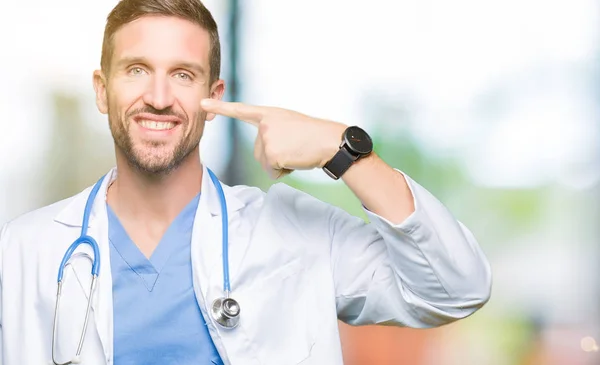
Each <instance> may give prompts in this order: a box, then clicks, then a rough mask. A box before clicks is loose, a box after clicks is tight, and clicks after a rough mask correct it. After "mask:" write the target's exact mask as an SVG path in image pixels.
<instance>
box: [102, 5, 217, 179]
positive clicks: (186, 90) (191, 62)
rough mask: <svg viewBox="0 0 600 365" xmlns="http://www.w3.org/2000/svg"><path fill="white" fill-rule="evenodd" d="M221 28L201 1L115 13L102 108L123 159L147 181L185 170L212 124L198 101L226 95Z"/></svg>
mask: <svg viewBox="0 0 600 365" xmlns="http://www.w3.org/2000/svg"><path fill="white" fill-rule="evenodd" d="M220 57H221V52H220V43H219V35H218V31H217V25H216V23H215V21H214V19H213V17H212V15H211V14H210V12H209V11H208V10H207V9H206V8H205V7H204V5H202V3H201V2H200V0H121V1H120V2H119V3H118V4H117V6H116V7H115V8H114V9H113V11H112V12H111V13H110V14H109V16H108V19H107V24H106V28H105V33H104V41H103V45H102V58H101V70H98V71H95V72H94V88H95V90H96V103H97V105H98V108H99V110H100V111H101V112H102V113H105V114H108V118H109V125H110V129H111V132H112V135H113V138H114V140H115V146H116V150H117V159H118V160H119V159H121V160H123V159H125V161H123V162H127V163H128V164H129V165H131V166H133V167H135V168H137V169H138V170H140V171H142V172H144V173H147V174H164V173H167V172H169V171H171V170H172V169H174V168H176V167H177V166H179V165H180V164H181V163H182V162H183V161H184V160H186V158H187V157H188V156H190V154H191V153H192V152H197V151H198V144H199V142H200V139H201V137H202V134H203V131H204V123H205V121H206V120H211V119H213V118H214V114H208V115H207V114H206V113H205V112H203V111H202V109H201V108H200V100H202V99H204V98H209V97H211V98H218V99H220V98H221V97H222V96H223V92H224V83H223V81H222V80H220V79H219V72H220Z"/></svg>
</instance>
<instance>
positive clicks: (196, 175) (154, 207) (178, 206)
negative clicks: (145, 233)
mask: <svg viewBox="0 0 600 365" xmlns="http://www.w3.org/2000/svg"><path fill="white" fill-rule="evenodd" d="M119 162H124V161H119V159H117V178H116V180H115V181H114V182H113V183H112V184H111V186H110V187H109V190H108V192H107V202H108V204H109V205H110V206H111V208H112V209H113V210H114V211H115V213H116V214H117V216H118V217H119V219H121V220H126V221H130V220H142V221H145V222H147V223H153V224H157V225H161V226H162V225H164V224H170V223H171V222H172V221H173V220H174V219H175V217H177V215H179V213H180V212H181V211H182V210H183V208H184V207H185V206H186V205H187V204H188V203H189V202H190V201H191V200H192V199H193V198H194V197H195V196H197V195H198V193H199V192H200V189H201V184H202V171H203V169H202V164H201V162H200V158H199V157H198V156H190V158H188V159H186V160H185V161H184V162H183V163H182V164H181V165H180V166H179V167H177V168H176V169H174V170H173V171H171V172H170V173H169V174H167V175H165V176H160V177H152V178H150V177H148V176H145V175H144V174H142V173H140V172H139V171H137V170H136V169H135V168H132V167H130V166H129V165H128V164H127V163H119Z"/></svg>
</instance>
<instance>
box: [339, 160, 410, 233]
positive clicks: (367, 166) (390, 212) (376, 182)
mask: <svg viewBox="0 0 600 365" xmlns="http://www.w3.org/2000/svg"><path fill="white" fill-rule="evenodd" d="M342 180H343V181H344V182H345V183H346V185H348V187H349V188H350V190H352V192H353V193H354V194H355V195H356V196H357V197H358V199H359V200H360V201H361V202H362V204H363V205H364V206H365V208H367V209H368V210H369V211H371V212H373V213H375V214H377V215H379V216H381V217H383V218H385V219H387V220H388V221H390V222H392V223H393V224H400V223H402V222H403V221H404V220H405V219H406V218H408V217H409V216H410V215H411V214H412V213H413V212H414V210H415V206H414V198H413V196H412V193H411V191H410V189H409V187H408V184H407V182H406V179H405V178H404V176H403V175H402V173H400V172H398V171H397V170H395V169H393V168H392V167H391V166H389V165H388V164H387V163H385V162H384V161H383V160H382V159H381V158H380V157H379V156H377V155H376V154H375V153H374V152H373V153H371V154H370V155H369V156H367V157H365V158H363V159H360V160H359V161H357V162H355V163H354V165H352V166H351V167H350V168H349V169H348V171H346V173H345V174H344V175H343V176H342Z"/></svg>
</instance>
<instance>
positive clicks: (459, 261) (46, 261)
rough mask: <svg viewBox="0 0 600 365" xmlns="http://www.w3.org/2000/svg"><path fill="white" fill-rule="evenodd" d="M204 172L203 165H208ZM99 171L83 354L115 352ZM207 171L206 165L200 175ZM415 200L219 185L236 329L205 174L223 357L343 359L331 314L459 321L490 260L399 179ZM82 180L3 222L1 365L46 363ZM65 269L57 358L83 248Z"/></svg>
mask: <svg viewBox="0 0 600 365" xmlns="http://www.w3.org/2000/svg"><path fill="white" fill-rule="evenodd" d="M205 172H206V171H205ZM115 176H116V170H114V169H113V170H111V172H109V173H108V174H107V178H105V179H104V182H103V185H102V187H101V189H100V191H99V194H98V196H97V198H96V201H95V204H94V208H93V212H92V214H91V217H90V224H89V234H90V235H91V236H92V237H94V238H95V239H96V240H97V242H98V244H99V246H100V252H101V265H100V267H101V269H100V270H101V271H100V277H99V281H98V286H97V291H96V295H95V299H94V300H93V304H92V313H91V315H90V321H89V326H88V329H87V332H86V338H85V343H84V346H83V351H82V355H81V360H82V364H85V365H99V364H110V363H112V361H113V360H112V356H113V336H112V331H113V312H112V310H113V307H112V280H111V269H110V261H109V259H110V254H109V243H108V230H107V225H108V220H107V214H106V205H105V198H106V189H107V186H108V183H109V181H110V180H111V179H114V177H115ZM204 176H208V175H207V174H206V173H205V175H204ZM405 177H406V179H407V181H408V183H409V186H410V188H411V190H412V193H413V195H414V197H415V205H416V211H415V212H414V213H413V214H412V215H411V216H410V217H409V218H408V219H406V220H405V221H404V222H403V223H402V224H399V225H394V224H391V223H390V222H388V221H386V220H385V219H383V218H382V217H379V216H377V215H375V214H372V213H371V212H368V211H367V214H368V217H369V219H370V221H371V224H365V223H364V222H363V221H362V220H361V219H359V218H355V217H353V216H350V215H348V214H347V213H345V212H344V211H342V210H340V209H338V208H336V207H334V206H331V205H328V204H325V203H323V202H321V201H319V200H317V199H315V198H313V197H311V196H309V195H308V194H305V193H303V192H300V191H297V190H295V189H293V188H291V187H288V186H286V185H284V184H275V185H274V186H273V187H271V188H270V189H269V190H268V192H266V193H265V192H262V191H261V190H259V189H257V188H253V187H247V186H235V187H229V186H225V185H224V186H223V188H224V191H225V196H226V199H227V210H228V214H229V230H230V234H229V237H230V241H229V260H230V278H231V288H232V297H233V298H235V299H236V300H237V301H238V302H239V303H240V307H241V315H240V316H241V319H240V323H239V326H238V327H237V328H235V329H233V330H222V329H220V328H219V327H217V326H216V325H215V324H214V322H213V321H212V320H211V318H210V316H209V313H208V308H209V306H210V304H211V303H212V301H213V300H214V299H215V298H217V297H221V296H222V295H223V275H222V265H221V263H222V261H221V210H220V204H219V199H218V195H217V192H216V190H215V188H214V186H213V184H212V182H211V181H210V179H208V178H205V179H203V183H202V195H201V198H200V203H199V206H198V210H197V214H196V220H195V224H194V230H193V234H192V246H191V250H192V261H193V263H192V264H193V282H194V289H195V292H196V296H197V298H198V304H199V306H200V308H201V309H202V313H203V315H204V317H205V318H206V320H207V322H208V328H209V330H210V334H211V336H212V338H213V339H214V342H215V345H216V347H217V349H218V350H219V353H220V354H221V356H222V358H223V360H224V363H225V364H234V365H238V364H239V365H254V364H263V365H271V364H272V365H292V364H299V363H302V364H303V365H308V364H315V365H322V364H329V365H335V364H342V352H341V345H340V338H339V333H338V322H337V320H338V318H339V319H341V320H343V321H345V322H347V323H349V324H352V325H362V324H372V323H385V324H393V325H398V326H411V327H421V328H423V327H433V326H439V325H442V324H445V323H449V322H452V321H454V320H457V319H460V318H464V317H466V316H468V315H470V314H472V313H473V312H475V311H476V310H477V309H478V308H480V307H481V306H482V305H483V304H484V303H486V302H487V300H488V299H489V296H490V291H491V273H490V266H489V264H488V262H487V260H486V258H485V257H484V254H483V253H482V251H481V249H480V247H479V246H478V244H477V242H476V240H475V238H474V237H473V236H472V234H471V233H470V232H469V231H468V230H467V229H466V228H465V227H464V226H463V225H462V224H461V223H460V222H458V221H457V220H456V219H455V218H454V217H453V216H452V215H451V214H450V213H449V212H448V211H447V210H446V208H445V207H444V206H443V205H442V204H441V203H440V202H439V201H438V200H436V199H435V198H434V197H433V196H432V195H431V194H430V193H429V192H427V191H426V190H425V189H424V188H423V187H421V186H420V185H418V184H417V183H415V182H414V181H413V180H412V179H410V177H408V176H406V175H405ZM90 190H91V188H88V189H86V190H84V191H83V192H81V193H80V194H77V195H76V196H74V197H72V198H69V199H66V200H63V201H60V202H58V203H55V204H53V205H50V206H47V207H44V208H41V209H38V210H36V211H33V212H30V213H28V214H25V215H23V216H20V217H18V218H16V219H14V220H13V221H11V222H9V223H7V224H6V225H5V226H4V227H3V228H2V231H1V233H0V246H1V255H2V257H1V260H0V263H1V268H0V275H1V276H0V278H1V291H0V293H1V299H0V304H1V311H0V313H1V317H0V320H1V341H0V343H1V344H2V354H1V356H0V358H1V359H2V361H1V364H3V365H21V364H28V365H29V364H32V365H33V364H35V365H37V364H48V362H49V361H50V360H51V340H52V321H53V314H54V306H55V298H56V278H57V272H58V267H59V264H60V262H61V260H62V257H63V254H64V253H65V250H66V249H67V248H68V247H69V245H70V244H71V243H72V242H73V241H74V240H75V239H76V238H77V237H78V236H79V234H80V230H81V220H82V214H83V210H84V206H85V203H86V199H87V197H88V194H89V192H90ZM76 252H78V254H77V256H76V257H78V258H79V259H78V260H76V261H75V264H74V265H72V266H69V267H68V269H67V270H65V284H64V287H63V294H62V300H61V306H60V311H59V327H58V332H57V343H56V356H57V360H59V361H66V360H70V359H71V358H72V356H73V355H74V354H75V351H76V347H77V343H78V341H79V336H80V333H81V329H82V324H83V317H84V313H85V308H86V304H87V295H88V294H87V293H88V292H89V283H90V267H91V265H90V262H89V261H88V260H86V259H85V256H84V255H82V253H84V252H87V254H91V251H90V250H89V246H88V245H83V246H80V249H78V250H77V251H76Z"/></svg>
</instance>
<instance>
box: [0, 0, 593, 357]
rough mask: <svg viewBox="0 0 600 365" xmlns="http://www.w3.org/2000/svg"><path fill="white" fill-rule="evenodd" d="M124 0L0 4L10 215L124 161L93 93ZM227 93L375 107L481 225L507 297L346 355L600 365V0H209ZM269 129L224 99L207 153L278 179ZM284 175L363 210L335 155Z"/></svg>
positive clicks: (298, 103)
mask: <svg viewBox="0 0 600 365" xmlns="http://www.w3.org/2000/svg"><path fill="white" fill-rule="evenodd" d="M116 3H117V1H116V0H104V1H94V2H92V1H86V2H84V1H76V0H55V1H52V2H47V1H41V0H29V1H26V2H15V1H12V2H7V3H6V4H3V5H2V11H1V12H0V44H2V48H3V52H2V53H3V56H2V58H0V73H1V80H2V82H1V83H0V112H1V115H2V124H3V125H4V127H3V128H2V130H3V132H2V133H0V156H1V157H0V171H1V172H0V222H2V223H3V222H5V221H8V220H10V219H12V218H14V217H16V216H17V215H19V214H22V213H24V212H26V211H29V210H32V209H35V208H38V207H41V206H43V205H46V204H49V203H51V202H54V201H56V200H59V199H63V198H66V197H68V196H71V195H73V194H75V193H77V192H79V191H80V190H82V189H84V188H85V187H86V186H89V185H91V184H93V183H94V182H95V181H96V179H97V178H98V177H99V176H100V175H101V174H103V173H105V172H106V171H107V170H108V169H109V168H110V167H112V166H113V164H114V161H113V154H114V152H113V146H112V140H111V136H110V132H109V129H108V125H107V121H106V119H105V117H104V116H103V115H101V114H99V113H98V111H97V109H96V106H95V104H94V93H93V88H92V71H93V70H94V69H96V68H98V67H99V62H100V47H101V41H102V33H103V27H104V22H105V18H106V16H107V14H108V12H109V11H110V10H111V9H112V7H113V6H114V5H115V4H116ZM205 4H206V5H207V7H208V8H209V9H210V10H211V11H212V12H213V14H214V16H215V17H216V19H217V21H218V23H219V26H220V31H221V37H222V46H223V62H224V64H223V74H222V77H223V78H224V79H225V80H226V82H227V87H228V88H227V96H226V99H228V100H236V101H242V102H247V103H254V104H261V105H272V106H280V107H284V108H289V109H294V110H298V111H301V112H303V113H306V114H310V115H313V116H318V117H322V118H328V119H332V120H338V121H342V122H344V123H346V124H355V125H360V126H362V127H364V128H366V129H367V130H368V131H369V132H370V133H371V134H372V135H373V137H374V140H375V144H376V151H377V152H378V153H379V154H380V155H381V156H382V157H383V158H384V159H385V160H386V161H387V162H388V163H390V164H391V165H393V166H394V167H397V168H399V169H401V170H403V171H404V172H406V173H407V174H409V175H410V176H412V177H413V178H414V179H415V180H417V181H418V182H419V183H420V184H421V185H423V186H425V187H426V188H427V189H429V190H430V191H431V192H432V193H434V194H435V195H436V196H437V197H438V198H439V199H440V200H441V201H442V202H443V203H444V204H446V205H447V206H448V207H449V208H450V209H451V210H452V211H453V212H454V213H455V215H456V216H457V218H458V219H460V220H461V221H463V222H464V223H465V224H466V225H467V226H468V227H469V228H470V229H471V230H472V231H473V232H474V234H475V236H476V237H477V238H478V240H479V242H480V244H481V246H482V247H483V249H484V251H485V253H486V255H487V256H488V258H489V260H490V261H491V264H492V266H493V273H494V284H493V292H492V299H491V300H490V302H489V303H488V304H487V305H486V306H485V307H484V308H483V309H482V310H481V311H479V312H477V313H476V314H475V315H473V316H471V317H470V318H468V319H466V320H463V321H459V322H457V323H454V324H451V325H448V326H445V327H442V328H438V329H432V330H413V329H397V328H381V327H376V326H374V327H362V328H350V327H348V326H346V325H343V324H340V327H341V329H342V341H343V349H344V357H345V362H346V364H348V365H366V364H411V365H534V364H535V365H554V364H561V365H564V364H569V365H588V364H599V363H600V356H599V353H598V351H599V348H598V346H599V345H598V342H599V341H600V313H599V312H600V310H599V309H600V305H599V304H600V282H599V277H600V265H599V259H600V250H599V247H598V237H599V234H600V232H599V230H600V229H599V225H598V224H597V222H598V218H599V216H600V214H599V213H600V210H599V209H598V202H599V200H598V199H599V193H600V184H599V182H600V168H599V167H600V159H599V157H600V153H599V149H600V123H599V118H600V86H599V85H600V83H599V81H600V68H599V65H600V63H599V61H600V48H599V47H598V45H600V42H599V41H600V39H599V38H600V37H599V36H600V27H599V26H598V25H599V22H598V20H599V14H600V12H599V8H600V4H599V3H598V2H597V1H594V0H568V1H567V0H550V1H542V0H502V1H500V0H488V1H476V0H456V1H451V2H448V1H442V0H419V1H417V0H395V1H389V0H371V1H368V2H363V1H351V0H345V1H342V0H318V1H317V0H304V1H301V2H300V1H282V0H245V1H244V0H205ZM254 136H255V134H254V130H253V129H252V128H250V127H248V126H246V125H245V124H243V123H240V122H239V121H233V120H227V119H225V118H221V117H218V118H217V119H216V120H215V121H213V122H211V123H210V124H209V125H208V126H207V130H206V134H205V137H204V139H203V144H202V156H203V159H204V161H205V162H206V163H207V165H209V166H210V167H211V168H212V169H213V170H214V171H215V172H217V173H218V175H219V176H220V177H221V179H222V180H224V181H225V182H226V183H228V184H249V185H258V186H260V187H262V188H265V189H266V188H268V186H269V185H270V184H272V183H273V181H270V180H269V179H268V178H267V177H266V176H265V174H264V173H263V172H262V171H261V169H260V167H259V165H258V163H256V162H254V161H253V159H252V148H253V140H254ZM284 181H285V182H286V183H288V184H290V185H292V186H295V187H298V188H300V189H303V190H305V191H307V192H309V193H311V194H313V195H315V196H317V197H318V198H320V199H323V200H325V201H328V202H330V203H332V204H335V205H338V206H340V207H342V208H344V209H346V210H347V211H349V212H350V213H352V214H356V215H359V216H362V212H361V210H360V205H359V203H358V201H356V199H355V198H354V197H353V196H352V194H351V193H350V192H349V190H348V189H347V188H346V187H345V186H344V185H343V183H341V182H333V181H331V180H330V179H329V178H327V177H326V176H325V174H324V173H323V172H322V171H318V170H317V171H312V172H296V173H294V174H292V175H291V176H289V177H286V178H285V179H284Z"/></svg>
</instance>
